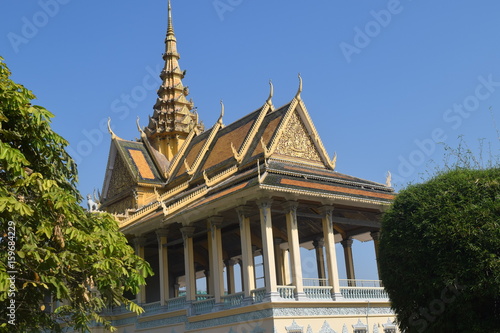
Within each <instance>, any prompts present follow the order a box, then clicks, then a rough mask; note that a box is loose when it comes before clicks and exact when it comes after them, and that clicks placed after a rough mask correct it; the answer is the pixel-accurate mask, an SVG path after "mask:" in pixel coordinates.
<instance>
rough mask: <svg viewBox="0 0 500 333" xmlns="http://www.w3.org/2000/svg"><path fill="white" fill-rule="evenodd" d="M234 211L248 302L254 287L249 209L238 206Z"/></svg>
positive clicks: (245, 293) (244, 288) (244, 287)
mask: <svg viewBox="0 0 500 333" xmlns="http://www.w3.org/2000/svg"><path fill="white" fill-rule="evenodd" d="M236 211H237V213H238V218H239V221H240V238H241V261H242V262H241V267H242V273H243V274H242V276H243V292H244V295H245V298H246V299H247V302H249V301H251V299H252V290H254V289H255V273H254V264H253V251H252V237H251V234H250V218H249V217H248V216H249V212H250V209H249V208H248V207H238V208H237V209H236Z"/></svg>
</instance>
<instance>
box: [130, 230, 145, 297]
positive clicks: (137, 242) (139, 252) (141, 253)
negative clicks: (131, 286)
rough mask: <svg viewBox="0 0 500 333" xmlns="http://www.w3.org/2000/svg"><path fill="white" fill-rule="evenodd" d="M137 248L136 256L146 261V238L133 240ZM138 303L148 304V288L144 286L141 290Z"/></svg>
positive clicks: (138, 294)
mask: <svg viewBox="0 0 500 333" xmlns="http://www.w3.org/2000/svg"><path fill="white" fill-rule="evenodd" d="M133 242H134V247H135V254H136V255H137V256H138V257H140V258H142V259H144V245H145V243H146V238H144V237H136V238H134V240H133ZM136 300H137V303H139V304H144V303H146V286H145V285H142V286H141V287H140V289H139V292H138V293H137V295H136Z"/></svg>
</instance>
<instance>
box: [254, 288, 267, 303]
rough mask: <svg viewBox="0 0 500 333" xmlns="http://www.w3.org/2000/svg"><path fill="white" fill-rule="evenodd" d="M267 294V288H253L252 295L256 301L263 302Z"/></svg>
mask: <svg viewBox="0 0 500 333" xmlns="http://www.w3.org/2000/svg"><path fill="white" fill-rule="evenodd" d="M265 296H266V288H258V289H255V290H252V297H253V302H254V303H260V302H262V301H263V300H264V297H265Z"/></svg>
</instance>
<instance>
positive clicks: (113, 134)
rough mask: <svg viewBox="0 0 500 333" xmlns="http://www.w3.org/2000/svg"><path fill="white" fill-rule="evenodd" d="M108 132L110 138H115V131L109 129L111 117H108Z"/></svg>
mask: <svg viewBox="0 0 500 333" xmlns="http://www.w3.org/2000/svg"><path fill="white" fill-rule="evenodd" d="M108 132H109V134H111V139H112V140H114V139H116V138H117V136H116V134H115V132H113V130H112V129H111V117H108Z"/></svg>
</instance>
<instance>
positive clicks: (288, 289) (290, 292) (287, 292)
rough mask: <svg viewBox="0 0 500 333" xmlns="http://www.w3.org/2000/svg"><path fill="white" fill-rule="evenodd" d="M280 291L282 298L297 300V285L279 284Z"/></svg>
mask: <svg viewBox="0 0 500 333" xmlns="http://www.w3.org/2000/svg"><path fill="white" fill-rule="evenodd" d="M278 293H279V294H280V297H281V298H282V299H289V300H295V286H278Z"/></svg>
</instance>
